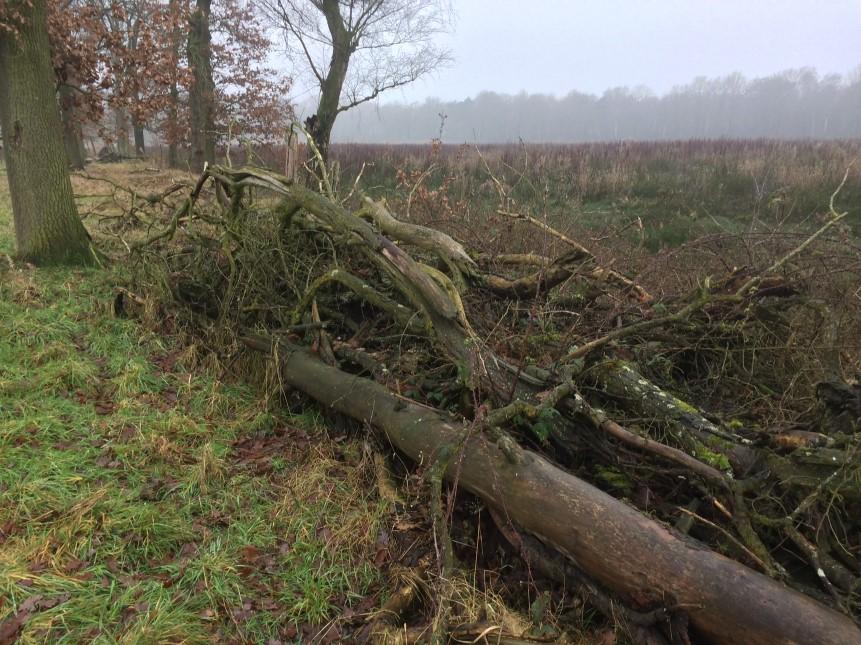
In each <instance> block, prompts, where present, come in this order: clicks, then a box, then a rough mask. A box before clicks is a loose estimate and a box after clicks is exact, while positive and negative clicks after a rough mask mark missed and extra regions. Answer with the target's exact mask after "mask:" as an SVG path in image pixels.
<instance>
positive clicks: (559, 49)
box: [384, 0, 861, 102]
mask: <svg viewBox="0 0 861 645" xmlns="http://www.w3.org/2000/svg"><path fill="white" fill-rule="evenodd" d="M453 4H454V8H455V12H456V14H457V24H456V30H455V33H453V34H452V35H451V36H450V37H448V39H447V40H448V41H450V42H449V45H450V47H451V49H452V50H453V53H454V56H455V62H454V64H453V65H452V66H451V67H450V68H448V69H445V70H442V71H440V72H439V73H438V74H437V75H436V76H435V77H433V78H430V79H427V80H423V81H419V82H417V83H415V84H414V85H413V86H411V87H408V88H405V89H403V90H398V91H394V92H391V93H389V94H387V95H385V99H384V100H386V101H407V102H411V101H421V100H423V99H424V98H426V97H429V96H434V97H438V98H441V99H445V100H456V99H463V98H466V97H467V96H474V95H475V94H477V93H478V92H479V91H481V90H493V91H496V92H504V93H517V92H519V91H521V90H525V91H527V92H542V93H548V94H555V95H564V94H566V93H568V92H569V91H570V90H573V89H576V90H580V91H585V92H591V93H597V94H600V93H601V92H603V91H604V90H605V89H607V88H608V87H614V86H619V85H627V86H632V87H633V86H637V85H647V86H649V87H651V88H652V89H654V90H655V91H656V92H658V93H663V92H665V91H667V90H669V89H671V88H672V87H673V86H674V85H677V84H681V83H686V82H688V81H690V80H692V79H693V78H694V77H695V76H700V75H703V76H710V77H714V76H723V75H726V74H728V73H731V72H734V71H740V72H742V73H743V74H745V75H746V76H748V77H754V76H763V75H768V74H771V73H773V72H778V71H781V70H784V69H787V68H793V67H804V66H810V67H816V68H817V69H818V70H819V72H820V73H822V74H825V73H831V72H838V73H846V72H848V71H850V70H852V69H854V68H856V67H858V65H859V64H861V0H818V1H817V0H453Z"/></svg>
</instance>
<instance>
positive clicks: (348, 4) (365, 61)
mask: <svg viewBox="0 0 861 645" xmlns="http://www.w3.org/2000/svg"><path fill="white" fill-rule="evenodd" d="M262 5H263V7H264V8H265V10H266V12H267V13H268V14H269V16H270V18H271V19H272V20H273V21H274V22H275V24H276V25H277V27H278V28H279V29H280V30H281V31H282V32H283V34H284V38H285V42H286V44H287V49H288V52H290V53H291V54H292V55H294V58H295V60H296V61H297V62H298V63H299V64H301V65H302V66H303V67H306V68H307V71H308V73H309V75H310V76H311V77H312V78H313V79H314V82H315V83H316V84H317V85H318V86H319V89H320V100H319V103H318V106H317V114H316V115H314V116H313V117H311V119H309V122H308V126H309V131H310V133H311V135H312V136H313V137H314V142H315V143H316V144H317V146H318V148H319V149H320V152H321V154H322V155H323V156H324V157H325V156H326V154H327V152H328V148H329V139H330V137H331V135H332V126H334V124H335V119H336V118H337V116H338V115H339V114H340V113H341V112H344V111H346V110H349V109H350V108H353V107H355V106H357V105H360V104H362V103H365V102H367V101H371V100H373V99H375V98H376V97H377V96H379V95H380V94H381V93H382V92H385V91H386V90H390V89H393V88H396V87H401V86H403V85H407V84H408V83H412V82H413V81H415V80H416V79H418V78H420V77H422V76H424V75H426V74H428V73H429V72H431V71H433V70H435V69H437V68H438V67H440V66H441V65H444V64H445V63H447V62H449V61H450V59H451V57H450V53H449V51H448V50H446V49H445V48H443V47H440V46H439V45H438V44H437V43H436V42H435V39H436V36H438V35H440V34H441V33H443V32H444V31H446V30H447V28H448V26H449V24H450V21H451V10H450V7H449V5H448V3H447V1H446V0H262Z"/></svg>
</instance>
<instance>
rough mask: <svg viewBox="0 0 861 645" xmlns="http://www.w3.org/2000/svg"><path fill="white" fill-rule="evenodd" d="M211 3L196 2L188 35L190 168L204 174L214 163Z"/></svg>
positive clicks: (205, 1) (198, 0)
mask: <svg viewBox="0 0 861 645" xmlns="http://www.w3.org/2000/svg"><path fill="white" fill-rule="evenodd" d="M209 14H210V0H197V7H196V9H195V11H194V13H192V14H191V18H190V20H189V32H188V64H189V67H190V68H191V72H192V82H191V88H190V90H189V96H188V100H189V108H190V111H191V167H192V168H193V169H194V170H197V171H200V170H203V166H204V164H205V163H207V162H208V163H212V162H213V161H214V160H215V83H214V82H213V80H212V35H211V34H210V31H209Z"/></svg>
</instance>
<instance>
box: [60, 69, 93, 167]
mask: <svg viewBox="0 0 861 645" xmlns="http://www.w3.org/2000/svg"><path fill="white" fill-rule="evenodd" d="M58 93H59V96H60V116H61V119H62V122H63V144H64V145H65V147H66V156H67V157H68V160H69V167H70V168H73V169H74V170H81V169H83V167H84V162H85V160H86V156H87V155H86V151H85V150H84V138H83V136H82V134H81V124H80V122H79V121H78V118H77V115H76V114H75V90H74V89H73V88H72V87H70V85H68V84H67V83H60V88H59V90H58Z"/></svg>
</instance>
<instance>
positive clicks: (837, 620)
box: [244, 336, 861, 645]
mask: <svg viewBox="0 0 861 645" xmlns="http://www.w3.org/2000/svg"><path fill="white" fill-rule="evenodd" d="M244 342H245V343H246V345H248V346H249V347H251V348H252V349H255V350H258V351H262V352H266V353H270V352H271V350H272V344H271V342H270V341H269V340H268V339H266V338H264V337H259V336H255V337H246V338H244ZM278 357H279V359H280V360H281V364H280V366H279V367H280V371H281V378H282V381H283V383H284V384H285V385H287V386H290V387H293V388H296V389H298V390H301V391H303V392H304V393H306V394H307V395H309V396H310V397H312V398H313V399H315V400H317V401H318V402H319V403H321V404H322V405H324V406H327V407H330V408H332V409H334V410H336V411H337V412H340V413H342V414H345V415H347V416H349V417H352V418H354V419H356V420H359V421H362V422H367V423H369V424H370V425H372V426H374V427H375V428H377V429H379V430H381V431H383V432H384V433H385V434H386V436H387V438H388V439H389V441H391V442H392V444H393V445H394V446H395V447H397V448H398V449H399V450H400V451H402V452H403V453H404V454H406V455H407V456H409V457H410V458H411V459H413V460H415V461H417V462H419V463H428V462H430V461H432V460H434V459H435V457H436V456H437V455H438V454H442V453H443V452H446V451H450V450H451V449H452V447H455V446H459V449H458V452H457V454H456V455H455V456H454V458H452V459H451V460H450V464H451V465H450V466H449V469H448V472H447V476H448V477H449V478H452V479H457V481H458V483H459V485H461V486H464V487H465V488H466V489H467V490H469V491H471V492H472V493H474V494H476V495H478V496H479V497H481V498H482V499H483V500H484V501H485V502H486V503H487V504H488V505H490V506H491V507H493V508H494V509H496V511H497V512H498V513H500V514H501V515H502V516H503V517H506V518H508V519H510V520H511V521H512V522H514V523H515V524H517V525H519V526H521V527H523V528H524V529H525V530H527V531H529V532H531V533H533V534H534V535H536V536H537V537H539V538H540V539H541V540H542V541H544V542H545V543H547V544H549V545H551V546H553V547H554V548H555V549H557V550H558V551H560V552H562V553H564V554H566V555H568V556H569V557H571V558H572V559H573V560H574V561H575V562H576V565H577V566H578V567H579V568H580V569H581V570H583V571H584V572H585V573H586V574H587V575H588V576H590V577H591V578H593V579H594V580H596V581H598V582H600V583H601V584H602V585H604V586H605V587H606V588H608V589H610V590H612V591H613V592H615V593H617V594H620V595H622V596H623V597H626V598H628V599H640V600H642V599H643V598H644V597H645V598H650V599H654V600H655V601H658V602H660V603H663V605H664V606H669V607H674V608H681V609H683V610H684V611H686V612H687V613H688V615H689V617H690V622H691V625H692V627H693V629H694V630H695V632H696V635H697V636H699V637H702V638H703V639H706V640H709V641H711V642H717V643H751V644H753V643H825V644H827V643H833V644H835V645H837V644H841V645H845V644H847V643H861V630H859V628H858V627H857V626H856V625H855V623H853V622H852V620H850V619H849V618H847V617H846V616H844V615H841V614H839V613H837V612H835V611H832V610H831V609H828V608H826V607H825V606H823V605H821V604H819V603H817V602H816V601H815V600H813V599H811V598H809V597H807V596H805V595H803V594H800V593H798V592H796V591H793V590H791V589H789V588H787V587H784V586H782V585H781V584H779V583H778V582H775V581H774V580H771V579H769V578H767V577H766V576H763V575H761V574H759V573H756V572H754V571H752V570H751V569H748V568H747V567H745V566H743V565H741V564H739V563H737V562H735V561H733V560H730V559H728V558H725V557H723V556H721V555H719V554H717V553H714V552H712V551H710V550H708V549H707V548H705V547H703V546H702V545H700V544H699V543H697V542H695V541H693V540H690V539H685V538H682V537H679V536H677V535H676V534H674V533H672V532H671V531H670V530H668V529H667V528H665V527H664V526H662V525H660V524H658V523H657V522H655V521H653V520H651V519H649V518H647V517H645V516H643V515H642V514H640V513H639V512H638V511H636V510H635V509H633V508H631V507H629V506H628V505H626V504H624V503H623V502H620V501H618V500H616V499H614V498H613V497H611V496H609V495H607V494H606V493H604V492H602V491H600V490H598V489H597V488H595V487H593V486H591V485H590V484H588V483H586V482H584V481H583V480H581V479H579V478H577V477H575V476H573V475H571V474H569V473H567V472H565V471H563V470H561V469H559V468H557V467H556V466H554V465H552V464H551V463H550V462H548V461H547V460H546V459H544V458H542V457H540V456H538V455H537V454H535V453H533V452H530V451H527V450H523V449H519V448H518V449H517V451H516V458H515V459H513V460H512V457H511V453H510V452H508V453H507V454H506V453H504V452H503V451H502V450H500V448H498V447H497V445H496V444H494V443H492V442H491V441H489V440H488V438H487V437H486V436H485V435H484V434H483V433H480V432H477V431H471V430H470V428H468V427H466V426H464V425H463V424H462V423H460V422H459V421H456V420H454V419H453V418H451V417H450V416H448V415H446V414H444V413H442V412H437V411H433V410H429V409H428V408H427V407H424V406H420V405H415V404H413V403H410V402H408V401H405V400H404V399H403V398H400V397H397V396H395V395H393V394H392V393H391V392H389V391H388V390H387V389H386V388H385V387H383V386H381V385H378V384H377V383H374V382H373V381H370V380H367V379H363V378H360V377H356V376H353V375H350V374H347V373H345V372H342V371H340V370H338V369H335V368H332V367H329V366H327V365H324V364H323V363H321V362H320V361H318V360H317V359H316V358H314V356H313V355H312V354H310V353H309V352H308V351H306V350H304V349H301V348H298V347H295V346H287V345H279V347H278ZM509 450H510V448H509ZM638 604H642V602H640V603H638Z"/></svg>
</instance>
